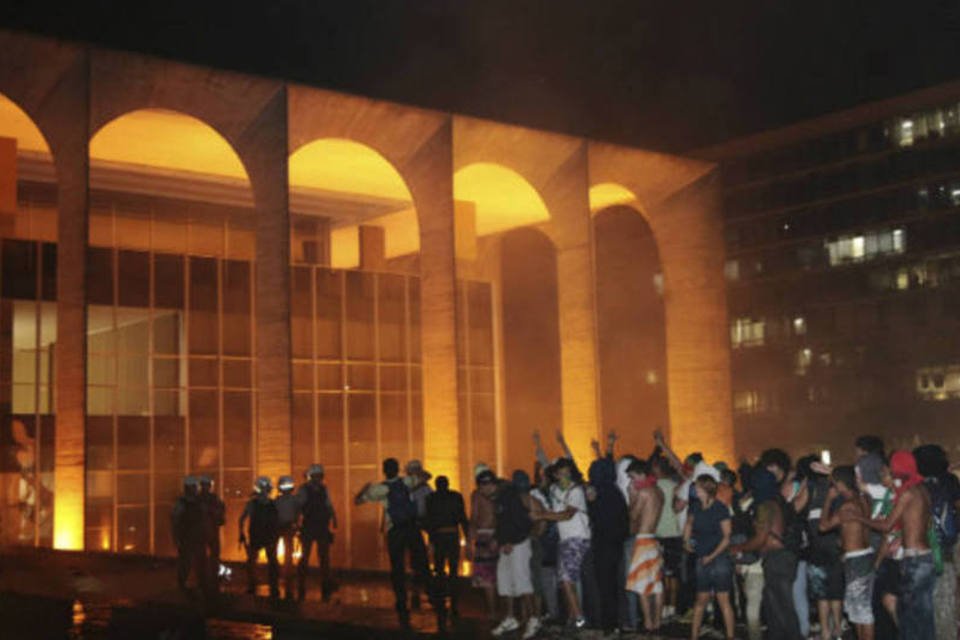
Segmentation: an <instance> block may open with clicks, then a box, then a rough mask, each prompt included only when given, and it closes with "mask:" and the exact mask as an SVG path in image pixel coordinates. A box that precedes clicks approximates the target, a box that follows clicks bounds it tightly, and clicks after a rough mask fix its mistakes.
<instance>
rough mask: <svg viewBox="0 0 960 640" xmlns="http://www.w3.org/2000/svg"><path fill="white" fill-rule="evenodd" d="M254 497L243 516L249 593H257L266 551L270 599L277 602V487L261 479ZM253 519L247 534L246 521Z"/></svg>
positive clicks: (278, 594) (242, 541) (242, 523)
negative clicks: (260, 563)
mask: <svg viewBox="0 0 960 640" xmlns="http://www.w3.org/2000/svg"><path fill="white" fill-rule="evenodd" d="M253 490H254V493H253V496H252V497H251V498H250V500H249V501H248V502H247V505H246V506H245V507H244V509H243V513H242V514H241V515H240V544H241V546H243V547H244V548H245V549H246V551H247V593H251V594H253V593H256V590H257V557H258V556H259V555H260V550H261V549H263V551H264V553H266V555H267V575H268V576H269V580H270V597H271V598H272V599H274V600H275V599H277V598H278V597H279V596H280V589H279V586H278V584H277V578H278V576H277V574H278V567H277V540H278V538H279V516H278V514H277V505H276V503H275V502H274V501H273V500H272V499H271V498H270V493H271V492H272V491H273V485H272V484H271V482H270V478H268V477H266V476H260V477H259V478H257V480H256V482H255V483H254V485H253ZM248 518H249V519H250V528H249V530H248V531H247V534H246V535H245V534H244V532H243V531H244V528H243V525H244V522H245V521H246V520H247V519H248Z"/></svg>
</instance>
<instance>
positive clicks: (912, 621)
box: [897, 553, 937, 640]
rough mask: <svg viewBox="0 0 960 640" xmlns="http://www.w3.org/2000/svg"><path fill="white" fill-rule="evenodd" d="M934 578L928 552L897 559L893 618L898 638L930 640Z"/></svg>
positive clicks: (934, 570)
mask: <svg viewBox="0 0 960 640" xmlns="http://www.w3.org/2000/svg"><path fill="white" fill-rule="evenodd" d="M936 580H937V572H936V569H935V567H934V566H933V554H932V553H927V554H924V555H920V556H908V557H906V558H904V559H903V560H901V561H900V599H899V600H897V617H898V618H899V619H900V638H901V639H902V640H934V637H935V634H934V625H933V586H934V584H935V583H936Z"/></svg>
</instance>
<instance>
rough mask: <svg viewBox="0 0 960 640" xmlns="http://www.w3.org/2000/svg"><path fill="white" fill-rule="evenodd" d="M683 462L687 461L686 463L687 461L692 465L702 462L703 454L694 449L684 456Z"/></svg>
mask: <svg viewBox="0 0 960 640" xmlns="http://www.w3.org/2000/svg"><path fill="white" fill-rule="evenodd" d="M684 462H687V463H689V464H691V465H693V466H696V465H698V464H700V463H701V462H703V454H702V453H700V452H699V451H694V452H693V453H691V454H690V455H688V456H687V457H686V459H685V460H684Z"/></svg>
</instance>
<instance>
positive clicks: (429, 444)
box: [403, 121, 461, 481]
mask: <svg viewBox="0 0 960 640" xmlns="http://www.w3.org/2000/svg"><path fill="white" fill-rule="evenodd" d="M452 142H453V138H452V127H451V123H450V122H449V121H448V122H446V123H444V125H443V126H441V127H440V128H439V129H438V130H437V132H436V133H435V134H434V135H433V136H432V137H431V138H430V139H429V140H427V141H426V142H425V143H424V144H423V145H422V146H421V147H420V149H419V150H417V152H416V154H415V155H414V157H413V158H412V159H411V161H410V162H409V163H408V164H407V166H406V167H404V172H403V173H404V176H405V177H406V178H407V183H408V184H409V185H410V187H411V192H412V195H413V200H414V204H415V205H416V207H417V217H418V220H419V223H420V344H421V351H422V359H423V398H424V402H423V422H424V429H423V433H424V436H423V437H424V443H423V448H424V453H425V458H426V460H425V463H426V466H427V468H428V469H429V470H430V471H431V472H432V473H433V474H434V475H438V474H443V475H446V476H447V477H449V478H451V480H452V481H456V479H459V478H460V477H461V475H460V437H459V425H458V422H459V421H458V416H457V339H456V336H457V333H456V332H457V322H456V252H455V242H456V241H455V228H454V227H455V225H454V219H455V218H454V206H453V145H452Z"/></svg>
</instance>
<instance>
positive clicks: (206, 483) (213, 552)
mask: <svg viewBox="0 0 960 640" xmlns="http://www.w3.org/2000/svg"><path fill="white" fill-rule="evenodd" d="M200 503H201V504H202V505H203V515H204V518H203V538H204V544H205V545H206V554H207V565H208V576H209V580H210V585H211V587H212V588H213V589H217V588H218V585H219V579H218V578H219V575H220V527H222V526H223V525H224V523H225V522H226V516H227V507H226V505H225V504H224V503H223V500H221V499H220V496H218V495H217V494H216V493H214V491H213V480H212V479H211V478H210V476H200Z"/></svg>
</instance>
